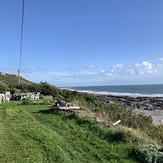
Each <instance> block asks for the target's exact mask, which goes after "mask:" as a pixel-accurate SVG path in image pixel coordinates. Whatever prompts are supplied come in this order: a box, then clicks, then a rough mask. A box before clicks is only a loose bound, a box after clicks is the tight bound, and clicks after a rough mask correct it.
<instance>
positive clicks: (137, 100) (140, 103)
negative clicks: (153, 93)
mask: <svg viewBox="0 0 163 163" xmlns="http://www.w3.org/2000/svg"><path fill="white" fill-rule="evenodd" d="M96 96H97V98H98V99H99V100H101V101H103V102H106V103H108V104H110V103H116V104H119V105H121V106H126V107H127V108H131V109H133V110H134V111H135V112H136V113H138V114H145V115H147V116H152V118H153V123H154V124H163V97H144V96H142V97H137V96H113V95H96Z"/></svg>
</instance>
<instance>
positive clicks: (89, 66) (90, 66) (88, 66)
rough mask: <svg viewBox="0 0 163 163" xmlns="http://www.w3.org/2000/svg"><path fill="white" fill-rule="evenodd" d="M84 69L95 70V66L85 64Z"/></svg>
mask: <svg viewBox="0 0 163 163" xmlns="http://www.w3.org/2000/svg"><path fill="white" fill-rule="evenodd" d="M84 67H85V68H95V67H96V66H95V65H93V64H86V65H85V66H84Z"/></svg>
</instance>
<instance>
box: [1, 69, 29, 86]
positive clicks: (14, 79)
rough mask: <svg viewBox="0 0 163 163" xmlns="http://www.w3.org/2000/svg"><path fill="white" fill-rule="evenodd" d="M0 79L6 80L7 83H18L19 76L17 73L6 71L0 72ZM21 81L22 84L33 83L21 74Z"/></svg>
mask: <svg viewBox="0 0 163 163" xmlns="http://www.w3.org/2000/svg"><path fill="white" fill-rule="evenodd" d="M0 81H2V82H5V83H7V84H18V81H19V78H18V75H16V74H7V73H4V72H0ZM20 81H21V83H22V84H31V83H32V82H31V81H28V80H26V79H25V78H23V77H22V76H20Z"/></svg>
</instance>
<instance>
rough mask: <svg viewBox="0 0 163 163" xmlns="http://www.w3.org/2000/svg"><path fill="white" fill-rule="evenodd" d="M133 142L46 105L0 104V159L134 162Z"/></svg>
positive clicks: (49, 162)
mask: <svg viewBox="0 0 163 163" xmlns="http://www.w3.org/2000/svg"><path fill="white" fill-rule="evenodd" d="M133 150H134V145H133V144H132V143H130V142H125V141H123V140H122V139H119V138H118V134H117V132H115V131H113V130H112V129H110V128H103V127H101V126H100V125H99V124H96V123H94V122H91V121H90V120H89V119H88V118H79V117H78V116H76V115H73V114H70V113H66V114H65V113H55V112H53V113H51V112H50V111H49V110H48V107H47V105H21V104H20V102H19V101H18V102H14V101H11V102H10V103H4V104H1V105H0V162H2V163H3V162H7V163H10V162H11V163H13V162H16V163H24V162H25V163H26V162H30V163H31V162H36V163H54V162H56V163H64V162H65V163H80V162H82V163H99V162H101V163H107V162H108V163H134V162H136V161H135V160H134V155H133V153H132V152H133Z"/></svg>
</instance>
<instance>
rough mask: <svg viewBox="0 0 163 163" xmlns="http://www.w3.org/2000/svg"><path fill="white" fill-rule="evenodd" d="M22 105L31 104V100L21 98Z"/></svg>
mask: <svg viewBox="0 0 163 163" xmlns="http://www.w3.org/2000/svg"><path fill="white" fill-rule="evenodd" d="M22 105H32V101H31V100H29V99H23V101H22Z"/></svg>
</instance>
